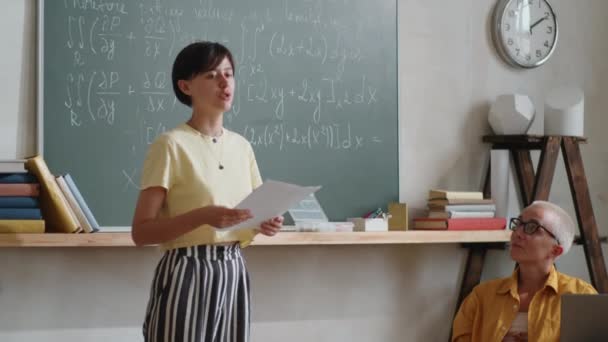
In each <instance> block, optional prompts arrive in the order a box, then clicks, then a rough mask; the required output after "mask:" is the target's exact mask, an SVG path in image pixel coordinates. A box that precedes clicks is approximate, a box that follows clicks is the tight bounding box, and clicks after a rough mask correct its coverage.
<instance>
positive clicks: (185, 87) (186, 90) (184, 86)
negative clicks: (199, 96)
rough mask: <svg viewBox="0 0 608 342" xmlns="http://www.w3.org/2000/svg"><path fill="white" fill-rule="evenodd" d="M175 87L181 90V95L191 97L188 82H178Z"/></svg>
mask: <svg viewBox="0 0 608 342" xmlns="http://www.w3.org/2000/svg"><path fill="white" fill-rule="evenodd" d="M177 87H178V88H179V90H181V92H182V93H184V94H186V95H188V96H192V91H191V90H190V82H188V81H186V80H178V81H177Z"/></svg>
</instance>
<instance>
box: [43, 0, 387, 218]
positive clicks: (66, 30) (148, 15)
mask: <svg viewBox="0 0 608 342" xmlns="http://www.w3.org/2000/svg"><path fill="white" fill-rule="evenodd" d="M40 7H41V8H40V12H39V13H40V18H39V20H40V25H41V26H40V27H41V28H42V30H41V33H42V34H41V37H40V39H41V44H40V46H41V51H40V53H41V58H40V60H41V66H40V68H41V72H40V81H39V82H41V83H40V85H41V96H40V98H39V100H40V101H42V103H41V106H40V108H41V111H42V113H41V117H42V121H43V125H42V130H43V131H42V134H43V155H44V158H45V160H46V161H47V163H48V165H49V168H50V169H51V171H52V172H53V173H54V174H63V173H70V174H71V175H72V176H73V177H74V180H75V181H76V183H77V185H78V186H79V188H80V189H81V192H82V193H83V195H84V197H85V199H86V200H87V202H88V203H89V205H90V207H91V209H92V211H93V213H94V214H95V216H96V217H97V219H98V221H99V222H100V224H101V225H102V226H128V225H130V223H131V218H132V215H133V210H134V207H135V202H136V200H137V194H138V191H139V189H138V185H139V176H140V170H141V165H142V163H143V159H144V157H145V153H146V150H147V148H148V145H149V144H150V143H151V142H152V141H153V140H154V139H155V138H156V137H157V136H158V135H159V134H161V133H162V132H163V131H165V130H168V129H171V128H173V127H175V126H176V125H178V124H180V123H182V122H184V121H186V120H187V119H188V118H189V115H190V111H189V108H188V107H186V106H183V105H182V104H180V103H179V102H177V101H176V99H175V96H174V94H173V91H172V86H171V66H172V63H173V60H174V58H175V56H176V54H177V53H178V52H179V51H180V49H181V48H182V47H184V46H185V45H187V44H188V43H190V42H193V41H196V40H212V41H217V42H221V43H223V44H225V45H226V46H228V47H229V48H230V49H231V51H232V52H233V54H234V55H235V59H236V65H237V70H236V75H235V76H236V79H237V90H236V94H235V99H234V105H233V108H232V109H231V110H230V111H229V112H227V113H225V120H224V123H225V125H226V126H227V127H228V128H229V129H231V130H233V131H235V132H237V133H240V134H242V135H243V136H244V137H245V138H247V139H248V140H249V141H250V142H251V143H252V145H253V147H254V150H255V152H256V156H257V159H258V164H259V166H260V170H261V173H262V177H263V178H264V179H276V180H282V181H288V182H294V183H297V184H300V185H322V186H323V188H322V189H321V190H320V191H319V192H318V194H317V197H318V199H319V201H320V202H321V204H322V205H323V207H324V209H325V211H326V212H327V215H328V217H329V218H330V219H332V220H344V219H346V218H347V217H352V216H360V215H361V214H363V213H364V212H367V211H369V210H372V209H375V208H377V207H379V206H385V205H386V204H387V202H389V201H394V200H397V198H398V189H399V186H398V137H397V130H398V127H397V0H378V1H369V0H255V1H253V0H223V1H219V0H216V1H213V0H183V1H182V0H167V1H164V0H157V1H143V0H142V1H136V0H128V1H127V0H122V1H119V0H116V1H111V0H108V1H101V0H88V1H85V0H65V1H43V0H41V1H40Z"/></svg>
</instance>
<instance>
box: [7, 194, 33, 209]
mask: <svg viewBox="0 0 608 342" xmlns="http://www.w3.org/2000/svg"><path fill="white" fill-rule="evenodd" d="M0 208H40V201H38V197H24V196H0Z"/></svg>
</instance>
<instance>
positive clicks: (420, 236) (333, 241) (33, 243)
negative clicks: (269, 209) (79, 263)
mask: <svg viewBox="0 0 608 342" xmlns="http://www.w3.org/2000/svg"><path fill="white" fill-rule="evenodd" d="M510 233H511V232H510V231H507V230H499V231H416V230H414V231H407V232H354V233H336V232H331V233H316V232H315V233H308V232H297V233H296V232H282V233H279V234H277V235H276V236H274V237H267V236H263V235H258V236H257V237H256V238H255V240H254V242H253V244H252V245H253V246H293V245H379V244H423V243H481V242H507V241H509V236H510ZM134 246H135V245H134V244H133V241H132V240H131V234H130V233H95V234H52V233H49V234H0V247H134Z"/></svg>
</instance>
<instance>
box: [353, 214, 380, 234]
mask: <svg viewBox="0 0 608 342" xmlns="http://www.w3.org/2000/svg"><path fill="white" fill-rule="evenodd" d="M348 220H349V221H351V222H352V223H354V224H355V226H354V228H353V231H355V232H388V218H362V217H354V218H349V219H348Z"/></svg>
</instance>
